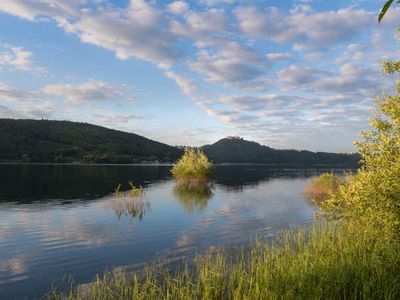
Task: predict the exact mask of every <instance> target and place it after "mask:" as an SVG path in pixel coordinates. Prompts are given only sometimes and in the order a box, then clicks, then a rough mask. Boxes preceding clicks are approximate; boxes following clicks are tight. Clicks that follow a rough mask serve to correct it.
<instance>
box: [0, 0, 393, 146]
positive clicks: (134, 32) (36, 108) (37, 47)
mask: <svg viewBox="0 0 400 300" xmlns="http://www.w3.org/2000/svg"><path fill="white" fill-rule="evenodd" d="M383 2H384V1H377V0H365V1H362V0H360V1H355V0H354V1H350V0H348V1H344V0H342V1H328V0H325V1H324V0H320V1H318V0H314V1H313V0H303V1H301V0H297V1H294V0H293V1H289V0H288V1H282V0H280V1H274V0H259V1H257V0H255V1H249V0H247V1H245V0H243V1H240V0H237V1H235V0H202V1H143V0H115V1H111V0H3V1H1V2H0V117H7V118H34V119H41V118H47V119H55V120H71V121H81V122H88V123H94V124H98V125H102V126H106V127H110V128H116V129H121V130H125V131H129V132H134V133H138V134H141V135H144V136H146V137H149V138H152V139H155V140H158V141H161V142H165V143H168V144H172V145H184V144H185V145H202V144H207V143H212V142H215V141H216V140H218V139H220V138H222V137H225V136H231V135H235V136H242V137H244V138H245V139H249V140H255V141H257V142H260V143H261V144H265V145H268V146H272V147H276V148H295V149H309V150H315V151H335V152H347V151H354V149H355V148H354V146H353V145H352V142H353V141H354V140H356V139H357V133H358V132H359V131H360V130H362V129H365V128H367V126H368V124H367V118H368V116H371V109H372V108H373V104H374V95H379V94H381V93H382V91H383V90H385V91H390V89H392V83H393V80H391V79H390V78H385V77H384V76H383V75H382V74H381V71H380V70H381V64H382V62H383V61H384V60H387V59H396V57H397V50H398V44H397V40H396V26H397V25H399V24H400V22H399V21H400V20H399V16H400V13H399V12H398V11H396V10H395V9H392V10H391V11H390V12H389V14H388V15H387V16H386V18H385V19H384V22H383V23H382V24H380V25H378V24H377V21H376V16H377V14H378V12H379V9H380V7H381V6H382V4H383Z"/></svg>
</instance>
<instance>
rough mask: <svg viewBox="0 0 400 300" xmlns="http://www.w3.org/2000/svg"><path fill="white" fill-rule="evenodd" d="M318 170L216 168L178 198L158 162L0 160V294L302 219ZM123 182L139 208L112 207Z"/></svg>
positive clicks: (134, 264)
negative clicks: (206, 182) (134, 192)
mask: <svg viewBox="0 0 400 300" xmlns="http://www.w3.org/2000/svg"><path fill="white" fill-rule="evenodd" d="M323 171H325V170H316V169H307V170H304V169H274V168H272V167H268V166H217V167H216V169H215V176H214V184H213V187H212V194H211V195H209V196H207V195H202V196H201V195H200V196H196V195H194V196H191V195H189V196H188V195H185V194H183V195H182V194H178V193H176V192H175V193H174V182H173V180H172V179H171V177H170V174H169V167H167V166H76V165H58V166H54V165H0V299H14V298H15V299H20V298H24V297H28V298H37V297H40V295H43V293H45V292H46V291H48V290H49V288H50V286H51V284H52V283H53V282H55V281H59V282H62V279H63V277H64V275H65V274H70V275H72V277H73V278H74V280H75V281H76V282H78V283H85V282H89V281H90V280H92V279H93V277H94V276H95V274H96V273H102V272H103V271H104V270H106V269H108V270H111V269H114V268H119V267H126V268H127V269H128V270H136V269H138V268H140V266H142V265H143V263H145V262H152V261H157V260H166V259H167V260H169V261H174V260H178V259H180V258H182V257H190V256H192V255H194V254H195V253H199V252H201V251H203V250H204V249H207V248H208V247H210V246H213V245H222V246H235V245H240V243H243V242H245V241H248V240H249V239H251V238H254V237H255V236H259V237H270V236H271V235H272V234H273V233H274V232H276V231H277V230H280V229H283V228H286V227H288V226H290V225H296V224H306V223H309V222H312V219H313V216H314V210H315V208H313V207H312V206H310V205H309V203H308V202H307V201H306V200H305V199H304V198H303V197H302V195H301V191H302V189H303V187H304V185H305V184H306V182H307V180H308V179H309V177H311V176H314V175H317V174H319V173H321V172H323ZM336 171H338V170H336ZM338 172H341V171H338ZM132 179H134V180H135V183H136V184H137V185H141V186H143V187H144V188H145V196H144V199H141V201H144V202H145V204H146V205H145V206H144V207H145V209H143V211H142V210H141V212H142V214H140V213H136V214H135V213H131V214H129V213H126V214H124V213H122V214H119V213H118V212H119V211H118V209H116V208H115V204H116V203H117V204H118V203H119V202H118V201H122V200H124V199H126V197H123V196H122V197H121V196H120V197H116V196H115V194H114V192H113V191H114V188H115V187H116V186H117V185H118V184H119V183H121V184H122V189H123V190H124V189H125V190H126V189H128V180H132ZM121 199H122V200H121ZM124 201H125V200H124ZM121 205H124V204H123V203H122V204H121ZM117 206H118V205H117Z"/></svg>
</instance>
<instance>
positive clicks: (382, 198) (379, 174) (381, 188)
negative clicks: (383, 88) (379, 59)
mask: <svg viewBox="0 0 400 300" xmlns="http://www.w3.org/2000/svg"><path fill="white" fill-rule="evenodd" d="M384 72H385V73H389V74H395V73H399V72H400V63H399V62H389V63H386V64H385V65H384ZM376 101H377V109H376V116H375V118H374V119H373V120H371V126H372V127H373V128H372V129H370V130H367V131H365V132H363V133H362V138H363V139H362V140H361V141H359V142H357V143H356V144H357V145H358V148H359V153H360V154H361V156H362V163H363V166H362V167H361V168H360V169H359V170H358V172H357V173H356V174H355V175H354V176H351V177H350V178H349V180H348V181H347V182H346V183H345V184H344V185H343V186H342V187H341V188H339V191H338V193H336V194H335V195H334V196H333V197H332V198H331V199H329V200H328V201H326V202H325V204H324V205H323V208H324V209H325V210H327V211H328V212H331V213H333V214H335V215H336V216H339V217H344V218H347V219H356V220H357V221H359V222H361V223H362V225H366V224H372V226H376V227H379V228H382V229H383V228H386V229H388V230H387V232H389V233H392V234H393V233H395V232H396V233H395V235H396V236H398V234H397V233H398V232H399V230H400V77H399V79H398V82H397V88H396V94H395V95H389V94H383V96H382V97H379V98H377V99H376ZM393 229H395V231H393Z"/></svg>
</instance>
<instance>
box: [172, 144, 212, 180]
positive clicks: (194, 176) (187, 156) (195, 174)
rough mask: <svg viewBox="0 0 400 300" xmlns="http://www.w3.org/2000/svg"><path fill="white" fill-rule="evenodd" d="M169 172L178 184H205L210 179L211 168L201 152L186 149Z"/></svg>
mask: <svg viewBox="0 0 400 300" xmlns="http://www.w3.org/2000/svg"><path fill="white" fill-rule="evenodd" d="M171 172H172V175H173V176H174V178H175V179H176V180H178V181H179V183H183V184H188V185H196V184H206V183H207V182H208V181H209V180H210V178H211V175H212V166H211V164H210V162H209V161H208V158H207V156H206V155H205V154H204V153H203V151H201V150H199V149H193V148H186V149H185V153H184V154H183V156H182V157H181V158H180V159H179V161H178V162H177V163H176V164H175V165H174V166H173V168H172V170H171Z"/></svg>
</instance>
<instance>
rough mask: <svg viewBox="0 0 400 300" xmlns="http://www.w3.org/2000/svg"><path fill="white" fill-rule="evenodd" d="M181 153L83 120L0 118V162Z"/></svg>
mask: <svg viewBox="0 0 400 300" xmlns="http://www.w3.org/2000/svg"><path fill="white" fill-rule="evenodd" d="M181 154H182V150H180V149H178V148H176V147H172V146H169V145H166V144H163V143H159V142H156V141H152V140H150V139H147V138H145V137H142V136H140V135H137V134H133V133H127V132H122V131H118V130H113V129H108V128H105V127H101V126H96V125H91V124H86V123H77V122H69V121H49V120H13V119H0V161H1V162H21V161H25V162H56V163H66V162H83V163H135V162H142V161H155V160H159V161H166V162H168V161H175V160H176V159H177V158H179V157H180V156H181Z"/></svg>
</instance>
